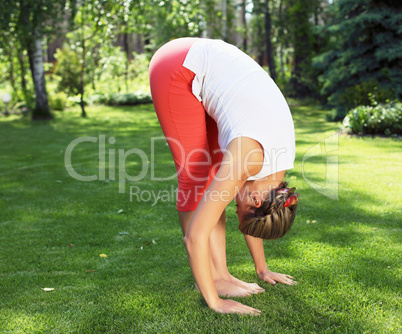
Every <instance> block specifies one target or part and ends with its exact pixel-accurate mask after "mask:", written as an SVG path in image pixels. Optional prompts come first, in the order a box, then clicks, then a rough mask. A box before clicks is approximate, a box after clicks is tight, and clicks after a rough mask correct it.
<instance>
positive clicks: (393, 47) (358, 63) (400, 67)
mask: <svg viewBox="0 0 402 334" xmlns="http://www.w3.org/2000/svg"><path fill="white" fill-rule="evenodd" d="M401 7H402V5H401V3H400V2H398V1H394V0H385V1H377V0H338V1H337V2H336V3H334V4H333V5H332V6H331V7H330V10H331V11H332V15H333V17H334V19H333V20H332V22H330V24H328V25H326V26H325V27H324V28H323V31H322V32H321V34H324V33H327V34H330V35H331V36H332V39H333V42H332V43H333V44H332V47H331V48H330V49H329V50H327V51H326V52H324V53H322V54H320V55H319V56H318V57H316V58H315V59H314V63H315V66H316V67H318V68H320V69H321V70H322V72H323V74H322V75H321V76H320V82H321V83H322V89H321V93H322V94H323V95H324V96H325V97H326V98H327V99H328V101H329V103H330V104H332V105H334V106H337V107H338V109H339V113H340V116H341V115H342V114H344V112H345V111H346V110H347V109H349V108H353V107H355V106H357V105H359V104H367V103H370V101H369V100H370V99H372V98H373V97H372V96H371V94H376V95H377V99H379V100H382V99H387V98H388V99H389V98H398V97H399V98H401V96H402V40H401V27H402V11H401ZM369 94H370V96H371V97H370V96H369ZM381 97H382V98H381ZM379 102H381V101H379Z"/></svg>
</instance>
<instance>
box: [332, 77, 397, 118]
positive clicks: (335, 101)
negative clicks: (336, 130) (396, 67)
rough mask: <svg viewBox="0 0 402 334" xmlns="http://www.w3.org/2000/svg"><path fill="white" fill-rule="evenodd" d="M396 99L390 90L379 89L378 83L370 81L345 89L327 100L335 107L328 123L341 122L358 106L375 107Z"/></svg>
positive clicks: (393, 92)
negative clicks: (349, 111)
mask: <svg viewBox="0 0 402 334" xmlns="http://www.w3.org/2000/svg"><path fill="white" fill-rule="evenodd" d="M395 98H396V93H395V91H394V90H392V89H385V88H381V87H379V83H378V82H376V81H374V80H370V81H366V82H362V83H360V84H358V85H354V86H351V87H347V88H345V89H344V90H343V92H340V93H338V94H334V95H333V96H332V98H329V103H330V104H331V105H336V106H337V107H336V109H334V110H333V112H332V114H331V116H329V117H328V118H327V120H328V121H335V122H338V121H342V120H343V119H344V117H345V116H346V114H347V113H348V110H351V109H353V108H357V107H359V106H376V105H377V104H379V103H387V102H389V101H392V100H394V99H395Z"/></svg>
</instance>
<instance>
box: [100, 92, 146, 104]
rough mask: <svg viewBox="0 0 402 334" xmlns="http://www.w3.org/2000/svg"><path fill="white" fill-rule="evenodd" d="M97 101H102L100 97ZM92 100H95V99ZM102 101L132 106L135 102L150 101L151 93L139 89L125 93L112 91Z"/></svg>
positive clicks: (144, 102) (143, 102)
mask: <svg viewBox="0 0 402 334" xmlns="http://www.w3.org/2000/svg"><path fill="white" fill-rule="evenodd" d="M98 101H102V98H99V100H98ZM94 102H96V100H95V101H94ZM103 102H104V103H105V104H107V105H113V106H134V105H137V104H147V103H152V97H151V94H149V93H144V92H141V91H139V92H134V93H126V94H119V93H114V94H111V95H107V96H105V97H104V99H103Z"/></svg>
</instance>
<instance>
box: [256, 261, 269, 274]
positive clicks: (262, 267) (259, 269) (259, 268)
mask: <svg viewBox="0 0 402 334" xmlns="http://www.w3.org/2000/svg"><path fill="white" fill-rule="evenodd" d="M264 264H265V265H259V266H257V265H256V266H255V272H256V273H257V275H261V274H262V273H263V272H264V271H266V270H268V266H267V264H266V263H264Z"/></svg>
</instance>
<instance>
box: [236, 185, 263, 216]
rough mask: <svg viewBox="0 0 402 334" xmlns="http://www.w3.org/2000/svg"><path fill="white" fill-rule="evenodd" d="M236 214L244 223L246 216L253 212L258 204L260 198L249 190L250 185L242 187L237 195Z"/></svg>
mask: <svg viewBox="0 0 402 334" xmlns="http://www.w3.org/2000/svg"><path fill="white" fill-rule="evenodd" d="M235 201H236V207H237V210H236V214H237V217H238V218H239V222H240V223H242V222H243V220H244V218H245V217H247V216H249V215H251V214H253V213H254V212H255V209H256V207H257V205H258V198H257V197H256V196H253V194H251V193H250V192H249V189H248V187H242V188H241V189H240V191H239V192H238V194H237V195H236V197H235Z"/></svg>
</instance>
